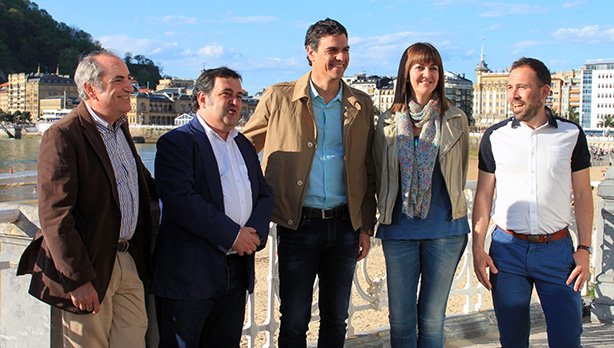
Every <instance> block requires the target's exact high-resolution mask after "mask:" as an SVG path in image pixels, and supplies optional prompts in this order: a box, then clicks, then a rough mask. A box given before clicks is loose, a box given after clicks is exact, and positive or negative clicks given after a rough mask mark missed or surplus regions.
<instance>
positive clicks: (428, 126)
mask: <svg viewBox="0 0 614 348" xmlns="http://www.w3.org/2000/svg"><path fill="white" fill-rule="evenodd" d="M395 116H396V118H397V128H398V137H399V138H398V144H399V165H400V167H401V184H402V185H401V193H402V194H403V196H402V198H403V214H405V215H407V216H408V217H409V218H413V217H414V216H417V217H420V218H421V219H425V218H426V216H427V215H428V213H429V208H430V205H431V184H432V182H433V180H432V177H433V168H434V167H435V161H436V160H437V154H438V153H439V141H440V137H441V127H440V125H441V107H440V105H439V95H438V94H437V93H433V96H432V97H431V100H429V102H428V104H427V105H426V106H425V107H424V108H422V106H420V104H418V103H416V102H414V101H413V100H412V101H410V102H409V112H407V111H403V112H397V113H396V115H395ZM410 117H411V119H413V120H414V121H415V122H416V127H422V132H421V133H420V138H419V140H418V139H414V131H413V125H412V121H411V120H410Z"/></svg>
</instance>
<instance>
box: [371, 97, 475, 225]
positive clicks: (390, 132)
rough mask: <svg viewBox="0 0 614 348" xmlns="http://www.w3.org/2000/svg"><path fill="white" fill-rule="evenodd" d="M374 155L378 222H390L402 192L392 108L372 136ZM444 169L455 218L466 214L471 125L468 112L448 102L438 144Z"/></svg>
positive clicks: (442, 168) (382, 116) (383, 116)
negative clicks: (398, 196)
mask: <svg viewBox="0 0 614 348" xmlns="http://www.w3.org/2000/svg"><path fill="white" fill-rule="evenodd" d="M373 159H374V161H375V171H376V173H377V209H378V210H379V213H380V216H379V222H380V223H382V224H385V225H389V224H390V223H391V222H392V210H393V208H394V203H395V202H396V199H397V195H398V193H399V147H398V146H397V123H396V119H395V117H394V115H392V114H391V113H390V110H388V111H386V112H385V113H383V114H382V115H381V116H380V117H379V120H378V122H377V127H376V129H375V136H374V137H373ZM439 163H440V164H441V173H442V174H443V179H444V181H445V183H446V187H447V189H448V195H449V196H450V203H451V204H452V220H456V219H458V218H461V217H463V216H465V215H467V201H466V198H465V192H464V191H465V183H466V181H467V170H468V168H469V128H468V125H467V116H466V115H465V113H464V112H463V111H462V110H461V109H459V108H457V107H455V106H453V105H451V104H449V103H448V111H446V113H445V114H444V115H443V119H442V121H441V142H440V148H439Z"/></svg>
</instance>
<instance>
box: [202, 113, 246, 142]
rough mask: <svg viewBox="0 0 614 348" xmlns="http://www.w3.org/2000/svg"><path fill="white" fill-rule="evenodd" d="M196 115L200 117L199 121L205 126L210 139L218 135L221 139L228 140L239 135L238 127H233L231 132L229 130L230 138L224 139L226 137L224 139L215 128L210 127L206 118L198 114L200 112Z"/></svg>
mask: <svg viewBox="0 0 614 348" xmlns="http://www.w3.org/2000/svg"><path fill="white" fill-rule="evenodd" d="M194 117H196V118H198V122H200V125H201V126H203V129H204V130H205V133H206V134H207V137H208V138H209V139H212V138H211V137H217V138H219V139H220V140H221V141H224V142H228V141H230V140H232V139H234V138H235V137H236V136H237V135H239V131H238V130H237V129H236V128H233V129H232V130H231V131H230V132H228V139H227V140H224V139H222V137H221V136H220V135H219V134H217V133H216V132H215V131H214V130H213V128H211V127H209V125H208V124H207V122H205V120H204V119H203V118H202V117H200V115H198V113H196V115H195V116H194Z"/></svg>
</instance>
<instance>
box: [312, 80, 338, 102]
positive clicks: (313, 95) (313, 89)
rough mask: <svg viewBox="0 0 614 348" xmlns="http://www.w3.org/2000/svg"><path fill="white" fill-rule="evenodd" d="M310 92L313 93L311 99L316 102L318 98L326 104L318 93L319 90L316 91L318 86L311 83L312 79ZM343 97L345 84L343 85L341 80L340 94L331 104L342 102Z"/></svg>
mask: <svg viewBox="0 0 614 348" xmlns="http://www.w3.org/2000/svg"><path fill="white" fill-rule="evenodd" d="M309 92H311V99H313V100H315V99H316V98H320V99H322V102H324V101H323V98H322V97H321V96H320V94H319V93H318V90H317V89H316V86H315V85H314V84H313V81H311V79H309ZM342 96H343V84H342V83H341V80H339V92H338V93H337V95H336V96H335V97H334V98H333V100H331V102H333V101H335V100H337V101H339V102H340V101H341V97H342Z"/></svg>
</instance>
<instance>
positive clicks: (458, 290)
mask: <svg viewBox="0 0 614 348" xmlns="http://www.w3.org/2000/svg"><path fill="white" fill-rule="evenodd" d="M599 183H600V181H594V182H592V183H591V184H592V186H593V188H596V187H597V185H599ZM475 189H476V181H468V182H467V185H466V189H465V194H466V196H467V209H468V213H469V216H468V217H469V221H471V212H472V210H473V198H474V196H475ZM600 202H601V201H600ZM601 204H602V203H599V204H598V205H597V206H596V207H595V209H596V212H598V211H599V210H597V209H598V207H599V206H601ZM595 215H596V217H597V223H596V224H595V225H596V226H599V224H602V225H603V218H602V217H601V214H595ZM572 216H573V214H572ZM492 230H494V226H491V231H489V233H488V237H487V240H486V248H488V245H489V244H490V234H491V232H492ZM575 230H576V228H575V218H573V219H572V224H571V226H570V231H572V236H573V237H574V240H577V238H575V237H576V236H575ZM276 241H277V233H276V227H275V225H274V224H271V229H270V233H269V239H268V246H267V249H268V276H267V281H268V294H267V305H266V311H267V315H266V319H265V320H264V321H262V322H261V323H258V322H257V320H256V299H255V297H256V296H261V295H262V294H256V293H255V294H251V295H250V296H249V298H248V308H247V323H246V325H245V326H244V328H243V334H244V335H245V337H246V338H247V343H248V347H250V348H252V347H255V342H256V336H257V335H258V334H259V333H261V332H264V334H265V337H264V341H265V342H264V344H263V345H262V347H263V348H270V347H275V344H274V340H273V337H274V335H275V334H276V331H277V329H278V328H279V320H278V314H279V310H278V306H279V276H278V272H277V270H278V268H277V262H278V261H277V242H276ZM593 241H594V242H593V245H595V242H596V240H595V238H593ZM377 248H381V242H380V240H379V239H377V238H371V250H370V252H369V255H371V254H372V253H373V252H375V251H376V249H377ZM594 249H599V248H594ZM596 257H597V255H594V256H593V259H592V260H591V263H592V266H593V267H594V265H595V258H596ZM369 260H370V258H369V256H367V257H366V258H364V259H363V260H362V261H360V262H359V263H358V264H357V266H356V273H355V275H354V286H353V290H352V291H353V294H352V295H353V296H354V295H355V294H357V295H358V296H359V298H360V299H361V300H363V301H364V303H363V304H360V305H355V304H354V303H353V301H350V308H349V319H348V331H347V335H348V336H352V335H354V333H355V327H354V326H353V325H352V316H353V315H354V314H355V313H357V312H360V311H365V310H378V311H379V310H381V309H382V308H384V307H386V306H387V305H388V296H387V290H386V276H385V274H384V275H383V276H377V277H372V276H371V275H370V274H369V272H368V269H369V267H368V265H369ZM594 273H595V272H594ZM473 274H474V272H473V254H472V250H471V233H470V234H469V240H468V243H467V248H466V249H465V252H464V254H463V257H462V258H461V261H460V263H459V265H458V268H457V271H456V275H455V278H454V281H453V282H452V291H451V292H450V297H451V298H452V297H453V296H459V295H460V296H463V297H464V303H463V306H462V313H463V314H468V313H471V312H477V311H481V310H484V309H487V308H485V303H484V296H485V295H486V294H488V290H487V289H486V288H484V287H483V286H482V284H480V283H479V282H478V281H477V280H476V279H475V277H474V275H473ZM593 282H594V279H593ZM586 289H587V285H586V284H585V286H584V290H583V294H586ZM316 290H317V281H316V284H314V291H316ZM474 296H476V297H477V300H476V302H475V303H472V299H473V298H474ZM317 308H318V304H317V300H316V301H314V303H313V304H312V308H311V313H312V317H311V320H312V321H317V320H319V316H318V315H317ZM260 341H263V340H262V339H260Z"/></svg>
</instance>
